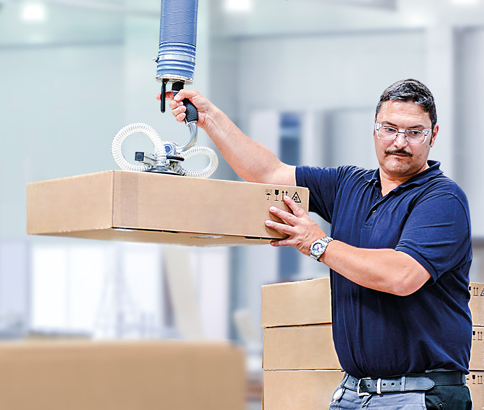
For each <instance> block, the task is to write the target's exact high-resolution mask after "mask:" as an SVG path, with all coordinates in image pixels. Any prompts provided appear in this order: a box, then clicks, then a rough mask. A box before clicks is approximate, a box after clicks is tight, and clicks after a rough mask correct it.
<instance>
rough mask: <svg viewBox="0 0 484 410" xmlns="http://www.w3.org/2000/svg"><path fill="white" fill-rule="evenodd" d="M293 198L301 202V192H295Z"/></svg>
mask: <svg viewBox="0 0 484 410" xmlns="http://www.w3.org/2000/svg"><path fill="white" fill-rule="evenodd" d="M292 200H293V201H294V202H296V203H298V204H300V203H301V198H300V197H299V194H298V193H297V192H295V193H294V195H293V196H292Z"/></svg>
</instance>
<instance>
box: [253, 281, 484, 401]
mask: <svg viewBox="0 0 484 410" xmlns="http://www.w3.org/2000/svg"><path fill="white" fill-rule="evenodd" d="M470 291H471V302H470V306H471V311H472V314H473V323H474V328H473V332H474V340H473V345H472V351H471V362H470V370H471V372H470V374H469V375H468V377H467V384H468V386H469V388H470V390H471V394H472V397H473V400H474V408H475V409H484V380H483V379H484V337H483V333H484V284H479V283H471V286H470ZM261 325H262V327H263V328H264V353H263V363H262V366H263V369H264V392H263V409H264V410H327V408H328V406H329V403H330V401H331V397H332V394H333V392H334V390H335V388H336V387H337V385H338V384H339V383H340V382H341V379H342V377H343V373H342V371H341V366H340V364H339V362H338V358H337V355H336V352H335V349H334V346H333V339H332V331H331V292H330V282H329V278H323V279H314V280H308V281H301V282H291V283H278V284H274V285H267V286H263V287H262V310H261Z"/></svg>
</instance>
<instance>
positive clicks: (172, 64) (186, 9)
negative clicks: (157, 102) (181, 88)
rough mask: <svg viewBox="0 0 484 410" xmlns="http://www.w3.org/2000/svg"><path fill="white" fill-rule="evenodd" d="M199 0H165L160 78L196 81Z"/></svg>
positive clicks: (159, 79)
mask: <svg viewBox="0 0 484 410" xmlns="http://www.w3.org/2000/svg"><path fill="white" fill-rule="evenodd" d="M197 13H198V0H162V2H161V17H160V46H159V51H158V59H157V72H156V79H157V80H158V81H163V80H168V81H183V82H188V83H191V82H193V73H194V71H195V50H196V41H197Z"/></svg>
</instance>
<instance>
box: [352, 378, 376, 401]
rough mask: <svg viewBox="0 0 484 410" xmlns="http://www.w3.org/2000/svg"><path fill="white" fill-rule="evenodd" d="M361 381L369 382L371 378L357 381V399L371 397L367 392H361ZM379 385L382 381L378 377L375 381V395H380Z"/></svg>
mask: <svg viewBox="0 0 484 410" xmlns="http://www.w3.org/2000/svg"><path fill="white" fill-rule="evenodd" d="M363 380H371V377H364V378H362V379H359V380H358V385H357V387H356V393H357V394H358V397H364V396H371V394H370V393H368V392H362V391H361V390H360V385H361V382H362V381H363ZM381 384H382V380H381V378H380V377H379V378H378V379H377V381H376V394H381Z"/></svg>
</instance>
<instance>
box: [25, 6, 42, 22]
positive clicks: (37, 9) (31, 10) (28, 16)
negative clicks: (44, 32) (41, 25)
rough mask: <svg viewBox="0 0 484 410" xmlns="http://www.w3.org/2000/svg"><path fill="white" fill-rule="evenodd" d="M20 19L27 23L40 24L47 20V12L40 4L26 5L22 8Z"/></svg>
mask: <svg viewBox="0 0 484 410" xmlns="http://www.w3.org/2000/svg"><path fill="white" fill-rule="evenodd" d="M21 17H22V20H23V21H27V22H42V21H45V19H46V18H47V11H46V9H45V6H44V5H43V4H41V3H26V4H24V6H23V7H22V16H21Z"/></svg>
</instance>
